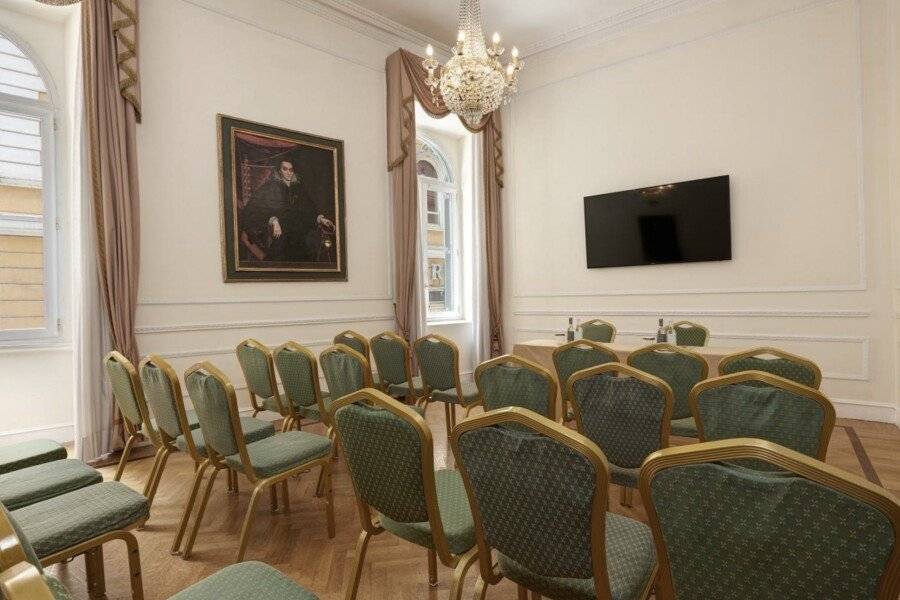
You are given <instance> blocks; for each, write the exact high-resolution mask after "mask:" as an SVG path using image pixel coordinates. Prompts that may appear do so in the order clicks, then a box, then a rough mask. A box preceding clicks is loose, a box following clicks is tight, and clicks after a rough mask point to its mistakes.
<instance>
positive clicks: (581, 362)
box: [553, 340, 619, 401]
mask: <svg viewBox="0 0 900 600" xmlns="http://www.w3.org/2000/svg"><path fill="white" fill-rule="evenodd" d="M618 360H619V357H618V356H617V355H616V353H615V352H613V351H612V350H611V349H609V348H607V347H606V346H604V345H603V344H601V343H600V342H592V341H591V340H575V341H574V342H569V343H568V344H563V345H562V346H560V347H558V348H556V349H555V350H553V366H554V367H556V378H557V380H558V381H559V389H560V390H561V391H562V396H563V399H564V400H566V401H571V399H570V398H569V396H568V394H569V391H568V386H567V384H568V382H569V377H571V376H572V375H574V374H575V373H576V372H577V371H581V370H582V369H587V368H589V367H596V366H599V365H602V364H605V363H611V362H618Z"/></svg>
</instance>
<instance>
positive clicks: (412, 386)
mask: <svg viewBox="0 0 900 600" xmlns="http://www.w3.org/2000/svg"><path fill="white" fill-rule="evenodd" d="M369 346H370V347H371V349H372V360H374V361H375V367H376V368H377V369H378V376H379V377H380V378H381V384H382V385H381V387H382V388H383V390H382V391H384V392H385V393H387V395H388V396H390V397H392V398H406V399H407V402H409V403H410V404H417V403H418V402H419V398H421V397H422V395H424V393H425V384H424V383H422V378H421V377H419V376H413V368H412V356H411V355H410V353H409V344H407V343H406V340H404V339H403V338H402V337H400V336H399V335H397V334H396V333H394V332H393V331H385V332H383V333H379V334H378V335H376V336H375V337H373V338H372V339H371V340H369Z"/></svg>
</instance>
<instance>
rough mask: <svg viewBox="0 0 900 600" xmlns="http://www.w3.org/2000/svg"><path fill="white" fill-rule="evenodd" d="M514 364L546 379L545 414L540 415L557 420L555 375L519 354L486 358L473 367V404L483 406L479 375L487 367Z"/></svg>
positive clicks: (557, 390)
mask: <svg viewBox="0 0 900 600" xmlns="http://www.w3.org/2000/svg"><path fill="white" fill-rule="evenodd" d="M510 363H511V364H514V365H516V366H518V367H521V368H523V369H528V370H529V371H531V372H532V373H534V374H536V375H538V376H539V377H542V378H543V379H545V380H546V381H547V412H548V413H549V414H547V415H541V416H544V417H547V418H548V419H550V420H551V421H556V420H557V418H558V417H557V414H556V395H557V393H558V392H559V386H558V385H557V383H556V377H554V376H553V374H552V373H551V372H550V371H548V370H547V369H545V368H544V367H542V366H541V365H539V364H537V363H535V362H532V361H530V360H528V359H525V358H522V357H521V356H516V355H515V354H504V355H503V356H498V357H497V358H492V359H491V360H487V361H485V362H483V363H481V364H480V365H478V366H477V367H475V375H474V376H475V385H476V386H477V387H478V401H477V402H476V403H475V405H480V406H481V407H482V408H484V392H483V391H482V389H481V376H482V374H483V373H484V372H485V371H487V370H488V369H492V368H494V367H497V366H500V365H508V364H510ZM466 416H467V417H468V416H469V411H468V410H467V411H466Z"/></svg>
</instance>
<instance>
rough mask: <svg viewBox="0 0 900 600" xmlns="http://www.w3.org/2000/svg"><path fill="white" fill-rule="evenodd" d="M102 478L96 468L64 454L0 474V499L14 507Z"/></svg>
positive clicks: (86, 484) (7, 505) (89, 483)
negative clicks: (57, 457) (65, 457)
mask: <svg viewBox="0 0 900 600" xmlns="http://www.w3.org/2000/svg"><path fill="white" fill-rule="evenodd" d="M101 481H103V475H101V474H100V471H98V470H97V469H93V468H91V467H89V466H87V465H86V464H84V463H83V462H82V461H80V460H77V459H74V458H67V459H65V460H56V461H53V462H48V463H42V464H39V465H34V466H33V467H27V468H25V469H18V470H17V471H13V472H11V473H4V474H2V475H0V503H2V504H4V505H5V506H6V507H7V508H8V509H10V510H16V509H17V508H22V507H23V506H28V505H29V504H34V503H35V502H41V501H42V500H47V499H49V498H53V497H55V496H60V495H62V494H66V493H68V492H72V491H75V490H77V489H80V488H83V487H87V486H89V485H94V484H95V483H100V482H101Z"/></svg>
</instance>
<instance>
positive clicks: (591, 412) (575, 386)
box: [569, 363, 675, 469]
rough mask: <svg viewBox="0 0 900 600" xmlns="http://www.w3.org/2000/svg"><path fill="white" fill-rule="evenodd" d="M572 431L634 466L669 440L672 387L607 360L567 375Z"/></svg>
mask: <svg viewBox="0 0 900 600" xmlns="http://www.w3.org/2000/svg"><path fill="white" fill-rule="evenodd" d="M569 395H570V397H571V402H572V407H573V408H574V409H575V423H576V424H577V426H578V431H579V432H581V433H583V434H584V435H586V436H587V437H588V438H589V439H590V440H591V441H592V442H594V443H595V444H597V445H598V446H599V447H600V449H601V450H603V453H604V455H606V458H607V459H608V460H609V461H610V462H611V463H613V464H614V465H617V466H619V467H625V468H629V469H635V468H637V467H640V466H641V463H643V462H644V459H645V458H647V456H648V455H649V454H651V453H652V452H655V451H656V450H659V449H660V448H665V447H666V446H668V445H669V431H670V429H671V423H672V406H673V405H674V403H675V401H674V398H673V394H672V388H670V387H669V384H667V383H666V382H665V381H663V380H662V379H660V378H659V377H655V376H653V375H650V374H649V373H645V372H643V371H641V370H639V369H635V368H634V367H629V366H628V365H624V364H622V363H607V364H603V365H600V366H598V367H591V368H590V369H585V370H583V371H579V372H577V373H575V375H573V376H572V377H571V378H569Z"/></svg>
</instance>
